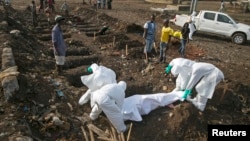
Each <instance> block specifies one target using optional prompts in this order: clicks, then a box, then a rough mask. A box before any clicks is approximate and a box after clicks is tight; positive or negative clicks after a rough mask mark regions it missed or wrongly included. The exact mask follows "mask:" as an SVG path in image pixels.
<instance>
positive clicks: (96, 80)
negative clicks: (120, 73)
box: [79, 63, 117, 107]
mask: <svg viewBox="0 0 250 141" xmlns="http://www.w3.org/2000/svg"><path fill="white" fill-rule="evenodd" d="M89 68H91V69H92V72H93V73H92V74H90V75H85V76H81V81H82V83H83V84H84V85H86V86H87V87H88V90H87V92H85V94H84V95H83V96H82V97H81V98H80V100H79V104H80V105H83V104H85V103H87V102H88V101H89V99H90V97H91V92H94V91H95V90H98V89H100V88H101V87H102V86H104V85H106V84H112V83H117V82H116V74H115V72H114V71H113V70H111V69H110V68H107V67H105V66H98V65H97V64H96V63H93V64H92V65H91V66H90V67H89ZM92 106H93V104H92V100H91V107H92Z"/></svg>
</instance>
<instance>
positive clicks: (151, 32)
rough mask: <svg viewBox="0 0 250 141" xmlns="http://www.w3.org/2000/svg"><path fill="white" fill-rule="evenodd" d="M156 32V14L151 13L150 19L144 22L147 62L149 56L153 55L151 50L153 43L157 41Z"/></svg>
mask: <svg viewBox="0 0 250 141" xmlns="http://www.w3.org/2000/svg"><path fill="white" fill-rule="evenodd" d="M155 34H156V23H155V15H151V19H150V21H147V22H146V23H145V24H144V33H143V38H144V39H145V48H144V54H145V57H146V61H145V62H146V63H148V62H149V61H150V60H149V57H150V58H151V57H152V54H151V51H152V47H153V44H154V42H155Z"/></svg>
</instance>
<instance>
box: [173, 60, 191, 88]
mask: <svg viewBox="0 0 250 141" xmlns="http://www.w3.org/2000/svg"><path fill="white" fill-rule="evenodd" d="M194 63H195V61H192V60H189V59H185V58H175V59H173V60H172V61H171V62H170V63H169V66H171V73H172V74H173V76H174V77H177V79H176V88H175V89H174V90H173V91H180V90H185V89H186V85H187V83H188V80H189V78H190V76H191V71H192V65H193V64H194Z"/></svg>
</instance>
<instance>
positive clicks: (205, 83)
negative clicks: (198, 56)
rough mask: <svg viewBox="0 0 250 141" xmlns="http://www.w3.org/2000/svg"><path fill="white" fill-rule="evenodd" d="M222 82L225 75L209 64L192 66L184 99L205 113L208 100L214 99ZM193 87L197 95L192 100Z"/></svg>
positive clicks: (198, 63)
mask: <svg viewBox="0 0 250 141" xmlns="http://www.w3.org/2000/svg"><path fill="white" fill-rule="evenodd" d="M222 80H224V74H223V72H222V71H221V70H220V69H218V68H217V67H215V66H214V65H212V64H209V63H201V62H197V63H195V64H193V66H192V72H191V77H190V79H189V81H188V84H187V86H186V90H185V91H184V95H183V97H184V98H187V100H188V101H190V102H192V103H193V104H194V106H195V107H197V108H198V109H199V110H200V111H204V109H205V107H206V104H207V100H208V99H211V98H212V97H213V94H214V90H215V87H216V85H217V84H218V83H219V82H220V81H222ZM193 87H195V89H196V91H197V95H196V97H195V98H194V99H191V98H190V97H189V95H190V94H191V90H192V89H193Z"/></svg>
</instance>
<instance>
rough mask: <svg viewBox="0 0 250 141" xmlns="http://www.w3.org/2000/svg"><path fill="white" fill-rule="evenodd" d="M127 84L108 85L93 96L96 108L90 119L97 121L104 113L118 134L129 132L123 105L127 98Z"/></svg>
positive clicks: (122, 82) (121, 82) (93, 109)
mask: <svg viewBox="0 0 250 141" xmlns="http://www.w3.org/2000/svg"><path fill="white" fill-rule="evenodd" d="M126 87H127V86H126V82H124V81H120V82H119V83H118V84H117V83H113V84H107V85H105V86H103V87H102V88H100V89H98V90H96V91H94V92H93V94H92V98H93V103H94V107H93V108H92V111H91V113H90V118H91V119H92V120H95V119H96V118H98V116H99V115H100V113H101V112H102V111H103V112H104V113H105V115H106V116H107V117H108V119H109V120H110V122H111V123H112V125H113V126H114V127H115V128H116V130H117V131H118V132H124V131H126V130H127V126H126V125H125V123H124V120H123V114H122V105H123V102H124V98H125V90H126Z"/></svg>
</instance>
